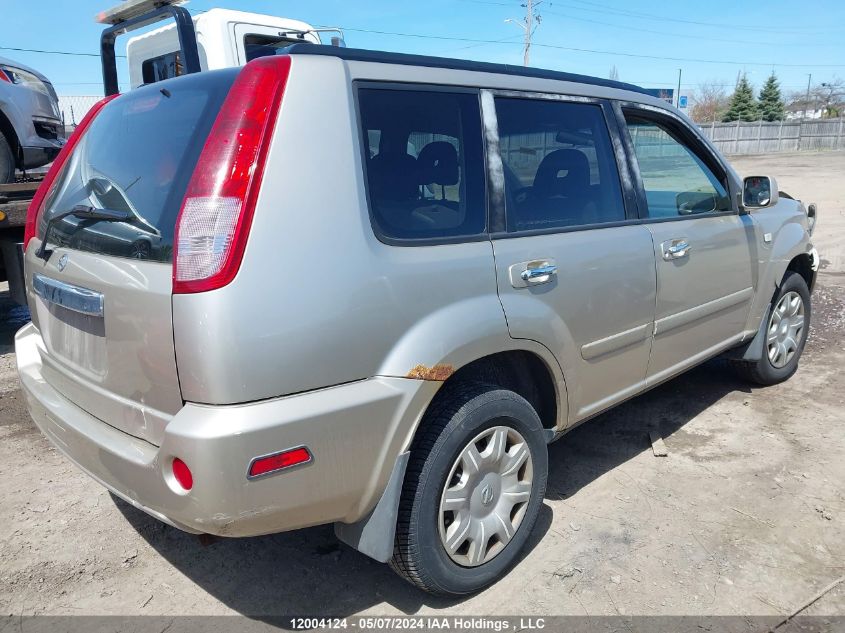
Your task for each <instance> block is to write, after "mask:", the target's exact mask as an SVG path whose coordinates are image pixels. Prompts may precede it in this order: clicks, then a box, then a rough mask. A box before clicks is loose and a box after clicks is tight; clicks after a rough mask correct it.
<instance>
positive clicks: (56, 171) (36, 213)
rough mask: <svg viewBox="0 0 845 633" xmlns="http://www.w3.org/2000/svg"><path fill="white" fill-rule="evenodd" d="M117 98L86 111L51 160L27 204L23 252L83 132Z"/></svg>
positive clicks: (109, 98) (103, 101)
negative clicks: (105, 106) (42, 178)
mask: <svg viewBox="0 0 845 633" xmlns="http://www.w3.org/2000/svg"><path fill="white" fill-rule="evenodd" d="M117 96H118V95H110V96H108V97H106V98H105V99H101V100H100V101H98V102H97V103H95V104H94V105H93V107H92V108H91V109H90V110H88V113H87V114H86V115H85V116H84V117H82V121H80V122H79V125H77V126H76V129H75V130H74V131H73V134H71V135H70V138H69V139H68V140H67V143H65V146H64V147H63V148H62V149H61V151H60V152H59V155H58V156H56V158H55V160H53V164H52V165H51V166H50V170H49V171H48V172H47V175H46V176H44V180H43V181H42V182H41V184H40V185H39V186H38V190H37V191H36V192H35V195H34V196H33V197H32V201H31V202H30V203H29V208H28V209H27V212H26V229H25V231H24V238H23V248H24V250H26V247H27V246H28V245H29V240H31V239H32V238H33V237H35V231H36V230H37V227H38V218H40V217H41V212H42V211H43V210H44V202H45V201H46V200H47V197H48V196H49V194H50V192H51V191H52V189H53V187H54V186H55V185H56V184H57V182H58V181H59V180H60V178H59V175H60V174H61V173H62V170H63V169H64V166H65V163H66V162H67V159H68V157H69V156H70V155H71V154H72V153H73V150H74V148H75V147H76V146H77V144H78V143H79V139H81V138H82V136H83V135H84V134H85V130H87V129H88V126H89V125H91V121H93V120H94V117H96V116H97V114H99V112H100V110H102V109H103V106H104V105H106V104H107V103H108V102H109V101H111V100H112V99H114V98H115V97H117Z"/></svg>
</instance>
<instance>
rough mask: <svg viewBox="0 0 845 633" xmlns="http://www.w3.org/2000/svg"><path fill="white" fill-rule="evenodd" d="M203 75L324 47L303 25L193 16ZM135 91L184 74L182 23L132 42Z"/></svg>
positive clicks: (235, 14)
mask: <svg viewBox="0 0 845 633" xmlns="http://www.w3.org/2000/svg"><path fill="white" fill-rule="evenodd" d="M193 22H194V28H195V29H196V34H197V49H198V52H199V59H200V66H201V68H202V70H214V69H217V68H228V67H232V66H243V65H244V64H246V63H247V62H248V61H250V60H252V59H255V58H256V57H264V56H266V55H274V54H275V53H276V50H277V49H279V48H284V47H286V46H290V45H291V44H295V43H298V42H311V43H314V44H320V43H321V42H320V37H319V35H318V34H317V32H316V31H315V29H314V28H313V27H312V26H311V25H309V24H307V23H305V22H301V21H299V20H291V19H289V18H280V17H276V16H272V15H262V14H259V13H247V12H245V11H231V10H229V9H211V10H210V11H206V12H205V13H201V14H199V15H196V16H194V17H193ZM126 56H127V58H128V62H129V82H130V86H131V88H133V89H134V88H137V87H138V86H141V85H144V84H149V83H153V82H156V81H161V80H162V79H169V78H171V77H176V76H178V75H181V74H183V72H182V70H183V66H182V60H181V58H180V46H179V38H178V35H177V30H176V24H174V23H170V24H168V25H167V26H163V27H161V28H158V29H155V30H154V31H150V32H149V33H144V34H143V35H138V36H136V37H133V38H131V39H130V40H129V41H128V43H127V45H126Z"/></svg>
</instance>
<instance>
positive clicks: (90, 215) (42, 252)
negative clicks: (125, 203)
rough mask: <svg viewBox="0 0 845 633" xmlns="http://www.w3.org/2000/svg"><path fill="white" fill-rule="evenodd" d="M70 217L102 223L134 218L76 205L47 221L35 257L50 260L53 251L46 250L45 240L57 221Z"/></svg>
mask: <svg viewBox="0 0 845 633" xmlns="http://www.w3.org/2000/svg"><path fill="white" fill-rule="evenodd" d="M70 216H74V217H76V218H81V219H83V220H101V221H104V222H127V221H129V220H131V219H132V218H133V217H134V216H133V215H132V214H131V213H130V212H129V211H115V210H114V209H96V208H94V207H90V206H88V205H85V204H78V205H76V206H75V207H73V208H72V209H70V210H68V211H62V212H61V213H57V214H56V215H54V216H53V217H52V218H50V219H49V220H48V221H47V227H46V228H45V229H44V239H43V240H42V242H41V246H39V247H38V250H37V251H35V256H36V257H38V258H40V259H43V260H44V261H45V262H46V261H47V260H49V259H50V255H52V254H53V251H52V250H51V249H48V248H47V238H48V237H50V229H51V228H53V225H54V224H55V223H56V222H58V221H59V220H64V219H65V218H67V217H70Z"/></svg>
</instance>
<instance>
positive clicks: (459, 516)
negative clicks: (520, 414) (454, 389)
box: [438, 426, 534, 567]
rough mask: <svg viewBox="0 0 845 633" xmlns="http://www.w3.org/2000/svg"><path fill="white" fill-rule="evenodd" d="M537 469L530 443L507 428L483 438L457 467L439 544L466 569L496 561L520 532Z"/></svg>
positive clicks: (446, 495) (444, 500) (444, 501)
mask: <svg viewBox="0 0 845 633" xmlns="http://www.w3.org/2000/svg"><path fill="white" fill-rule="evenodd" d="M533 479H534V470H533V467H532V462H531V450H530V449H529V448H528V444H527V443H526V441H525V438H523V437H522V435H520V434H519V433H518V432H517V431H515V430H514V429H512V428H510V427H507V426H494V427H493V428H490V429H487V430H485V431H482V432H481V433H479V434H478V435H477V436H476V437H475V439H473V440H472V441H471V442H470V443H469V444H467V445H466V447H464V449H463V450H462V451H461V454H460V455H458V458H457V459H456V460H455V463H454V464H453V465H452V470H451V471H450V473H449V478H448V479H447V480H446V486H445V487H444V489H443V494H442V495H441V497H440V512H439V516H438V526H439V528H440V540H441V542H442V543H443V547H445V548H446V552H447V553H448V554H449V558H451V559H452V560H453V561H455V562H456V563H458V564H459V565H463V566H465V567H475V566H477V565H482V564H483V563H486V562H488V561H490V560H491V559H493V558H494V557H496V556H497V555H498V554H499V553H500V552H501V551H502V550H503V549H504V548H505V546H506V545H507V544H508V543H509V542H510V540H511V539H512V538H513V535H514V534H516V531H517V530H518V529H519V526H520V524H521V523H522V519H523V518H524V517H525V512H526V510H527V509H528V501H529V500H530V499H531V482H532V481H533Z"/></svg>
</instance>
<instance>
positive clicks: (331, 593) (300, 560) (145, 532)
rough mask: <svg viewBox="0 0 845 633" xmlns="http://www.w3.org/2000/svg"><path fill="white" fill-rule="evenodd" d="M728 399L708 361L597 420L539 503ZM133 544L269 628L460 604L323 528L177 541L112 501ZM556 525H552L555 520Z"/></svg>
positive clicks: (565, 445)
mask: <svg viewBox="0 0 845 633" xmlns="http://www.w3.org/2000/svg"><path fill="white" fill-rule="evenodd" d="M734 391H749V389H748V387H747V386H746V385H745V384H744V383H742V382H741V381H739V380H738V379H737V378H735V377H734V375H733V373H732V372H731V371H729V368H727V367H726V366H725V364H724V362H720V361H711V362H710V363H707V364H705V365H703V366H701V367H699V368H697V369H694V370H692V371H691V372H689V373H687V374H685V375H683V376H681V377H679V378H676V379H675V380H672V381H671V382H668V383H666V384H664V385H662V386H660V387H658V388H656V389H655V390H653V391H651V392H649V393H647V394H645V395H643V396H640V397H638V398H636V399H634V400H631V401H629V402H627V403H625V404H623V405H621V406H619V407H617V408H616V409H614V410H612V411H610V412H608V413H605V414H603V415H601V416H599V417H597V418H595V419H594V420H592V421H590V422H588V423H586V424H585V425H583V426H581V427H579V428H577V429H575V430H573V431H572V432H571V433H570V434H568V435H567V436H565V437H564V438H563V439H561V440H560V441H558V442H557V443H555V444H554V445H553V446H552V447H551V448H550V462H549V463H550V473H549V487H548V492H547V498H548V499H553V500H557V499H561V498H568V497H572V496H573V495H575V494H577V492H578V491H579V490H580V489H581V488H583V487H584V486H586V485H587V484H589V483H590V482H592V481H593V480H595V479H597V478H598V477H600V476H601V475H603V474H605V473H607V472H609V471H611V470H613V469H614V468H616V467H618V466H619V465H621V464H623V463H625V462H626V461H628V460H629V459H631V458H633V457H634V456H636V455H638V454H640V453H642V452H643V451H647V450H649V451H650V450H651V447H650V443H649V439H648V431H649V429H650V428H654V429H657V430H659V432H660V433H661V435H662V436H663V437H668V436H670V435H671V434H672V433H674V432H675V431H677V430H678V429H680V428H681V427H683V426H684V425H685V424H686V423H687V422H688V421H690V420H691V419H693V418H694V417H695V416H696V415H698V414H699V413H700V412H702V411H704V410H705V409H706V408H707V407H709V406H710V405H712V404H713V403H715V402H716V401H718V400H720V399H721V398H723V397H724V396H725V395H727V394H728V393H731V392H734ZM114 499H115V503H116V505H117V507H118V508H119V509H120V511H121V512H122V513H123V515H124V516H125V517H126V519H127V520H128V521H129V523H130V524H131V525H132V526H133V527H134V528H135V529H136V530H137V531H138V532H139V534H140V535H141V536H142V537H143V538H144V539H145V540H146V541H147V542H148V543H149V544H150V545H151V546H152V547H153V548H154V549H155V550H156V551H157V552H158V553H159V554H161V555H162V556H163V557H164V558H165V559H166V560H167V561H168V562H170V563H171V564H173V565H174V566H175V567H176V568H177V569H179V571H181V572H182V573H184V574H185V575H186V576H187V577H188V578H190V579H191V580H193V581H194V582H195V583H197V584H198V585H199V586H200V587H202V588H203V589H205V590H206V591H208V592H209V593H210V594H211V595H212V596H214V597H215V598H217V599H218V600H220V601H221V602H223V603H224V604H225V605H226V606H228V607H229V608H231V609H233V610H235V611H237V612H239V613H241V614H244V615H247V616H250V617H253V618H256V619H260V620H269V621H271V622H273V623H274V624H277V625H278V626H283V627H284V626H287V625H286V623H285V621H280V620H277V619H276V618H278V617H279V616H285V615H288V616H289V615H318V616H324V617H328V616H347V615H352V614H356V613H360V612H362V611H366V610H368V609H371V608H372V607H374V606H376V605H378V604H380V603H382V602H385V603H388V604H390V605H391V606H392V607H394V608H396V609H398V610H400V611H402V612H404V613H406V614H413V613H416V612H418V611H419V609H420V608H421V607H422V606H423V605H427V606H429V607H433V608H444V607H448V606H451V605H454V604H457V603H458V602H460V601H461V600H462V599H443V598H437V597H433V596H430V595H428V594H425V593H423V592H421V591H418V590H417V589H415V588H414V587H412V586H411V585H409V584H408V583H406V582H404V581H403V580H401V579H399V578H398V577H397V576H395V575H394V574H393V572H392V571H391V570H390V569H389V568H388V567H387V565H382V564H379V563H377V562H375V561H373V560H371V559H369V558H367V557H366V556H364V555H362V554H360V553H358V552H356V551H355V550H353V549H351V548H349V547H347V546H345V545H342V544H340V543H339V542H338V541H337V540H336V539H335V537H334V533H333V530H332V528H331V526H322V527H317V528H311V529H306V530H299V531H296V532H289V533H285V534H276V535H271V536H263V537H256V538H247V539H212V538H201V537H196V536H192V535H189V534H185V533H183V532H180V531H179V530H176V529H174V528H170V527H168V526H165V525H164V524H162V523H159V522H158V521H156V520H155V519H153V518H151V517H149V516H147V515H146V514H144V513H143V512H141V511H139V510H137V509H135V508H134V507H132V506H130V505H129V504H127V503H125V502H123V501H121V500H120V499H117V498H114ZM552 519H553V512H552V509H551V507H550V506H549V505H548V504H544V505H543V507H542V511H541V513H540V517H539V519H538V521H537V525H536V527H535V528H534V531H533V533H532V536H531V539H530V540H529V542H528V547H527V548H526V552H525V554H527V553H528V552H530V551H531V550H532V549H533V548H534V547H535V546H536V545H537V543H539V541H540V540H541V539H542V538H543V536H544V535H545V534H546V532H547V531H548V530H549V528H550V527H551V524H552ZM558 520H560V517H558Z"/></svg>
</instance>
